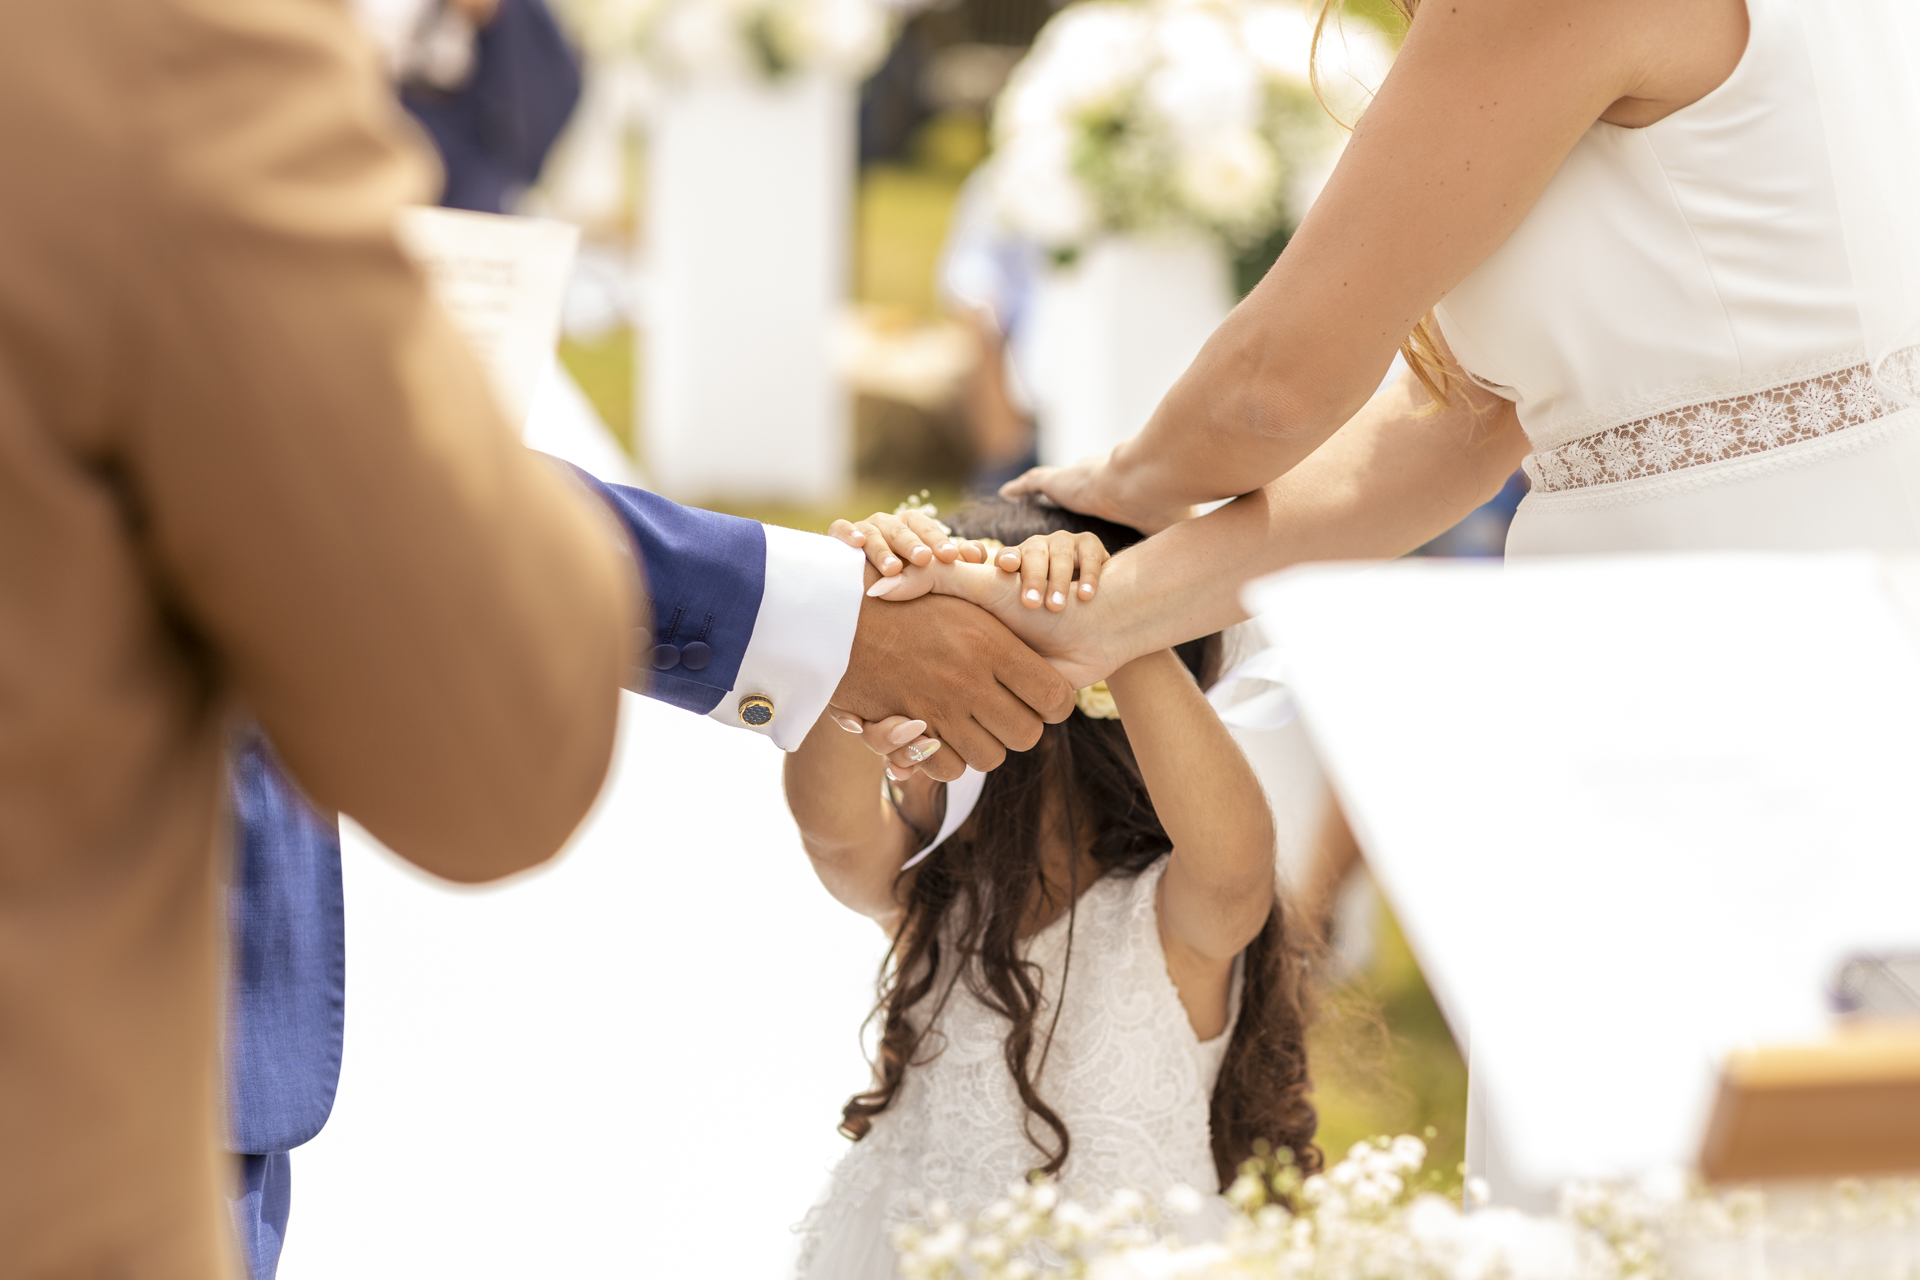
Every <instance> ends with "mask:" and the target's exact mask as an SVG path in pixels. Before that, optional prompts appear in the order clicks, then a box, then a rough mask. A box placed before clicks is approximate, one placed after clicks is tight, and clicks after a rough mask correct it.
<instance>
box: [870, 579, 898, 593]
mask: <svg viewBox="0 0 1920 1280" xmlns="http://www.w3.org/2000/svg"><path fill="white" fill-rule="evenodd" d="M904 581H906V579H904V578H882V579H880V581H878V582H876V583H874V584H873V585H872V586H870V587H868V588H867V594H868V595H870V596H884V595H886V594H887V593H888V592H889V591H892V590H893V589H894V588H895V587H897V586H899V585H900V584H901V583H902V582H904Z"/></svg>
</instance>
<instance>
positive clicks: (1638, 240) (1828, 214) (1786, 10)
mask: <svg viewBox="0 0 1920 1280" xmlns="http://www.w3.org/2000/svg"><path fill="white" fill-rule="evenodd" d="M1799 2H1800V0H1748V11H1749V14H1750V18H1751V24H1750V34H1749V36H1748V41H1747V48H1746V51H1745V53H1744V54H1743V55H1742V57H1741V59H1740V62H1739V64H1738V65H1737V66H1736V67H1735V68H1734V70H1733V73H1732V74H1731V75H1730V76H1729V77H1728V79H1727V80H1726V81H1725V83H1723V84H1721V85H1720V86H1719V87H1718V88H1717V89H1715V90H1714V91H1713V92H1711V93H1709V94H1708V95H1707V96H1706V97H1704V98H1702V99H1701V100H1700V101H1698V102H1696V103H1694V104H1692V105H1691V106H1688V107H1685V108H1683V109H1681V110H1679V111H1676V112H1674V113H1673V114H1672V115H1670V116H1668V117H1667V118H1666V119H1664V120H1661V121H1659V122H1658V123H1656V124H1653V125H1650V126H1648V127H1646V128H1644V129H1626V128H1621V127H1619V126H1616V125H1611V124H1607V123H1605V122H1604V121H1603V122H1600V123H1597V124H1595V125H1594V126H1593V127H1592V128H1591V129H1590V130H1588V132H1587V134H1586V136H1585V137H1583V138H1582V139H1581V140H1580V141H1579V143H1578V144H1576V145H1575V147H1574V149H1573V151H1572V153H1571V154H1569V155H1568V157H1567V159H1566V161H1565V163H1564V164H1562V165H1561V167H1560V171H1559V172H1558V173H1557V174H1555V175H1554V177H1553V179H1552V181H1551V182H1549V183H1548V184H1547V188H1546V190H1545V191H1544V192H1543V193H1542V194H1541V196H1540V199H1539V202H1538V203H1537V204H1536V205H1535V206H1534V207H1533V209H1532V210H1531V211H1530V212H1529V213H1528V214H1527V216H1526V218H1525V219H1523V220H1522V222H1521V223H1520V225H1519V226H1518V227H1517V228H1515V230H1514V232H1513V234H1512V235H1511V236H1509V237H1508V238H1507V240H1506V242H1505V243H1504V244H1502V245H1501V246H1500V248H1498V249H1496V250H1495V251H1494V252H1493V254H1492V255H1490V256H1489V257H1488V258H1487V259H1486V261H1485V262H1483V263H1481V264H1480V266H1479V267H1478V268H1476V269H1475V270H1474V271H1473V273H1472V274H1470V275H1469V276H1468V277H1467V278H1466V279H1465V280H1464V281H1462V282H1461V283H1460V284H1459V285H1458V286H1457V287H1456V288H1455V289H1454V290H1453V291H1452V292H1451V293H1450V294H1448V296H1447V297H1446V299H1445V300H1444V301H1443V302H1442V303H1441V304H1440V305H1439V307H1438V308H1436V312H1437V315H1438V318H1439V321H1440V326H1441V330H1442V332H1443V333H1444V334H1445V336H1446V338H1447V341H1448V343H1449V345H1450V346H1451V347H1452V348H1453V351H1454V354H1455V356H1456V357H1457V358H1458V359H1459V360H1460V362H1461V364H1462V366H1463V367H1464V368H1465V369H1467V370H1468V372H1470V373H1471V374H1472V375H1473V376H1474V377H1475V378H1476V380H1479V381H1482V382H1485V383H1486V384H1488V385H1490V386H1492V387H1494V388H1495V389H1496V390H1499V391H1500V392H1501V394H1503V395H1506V396H1507V397H1508V398H1510V399H1512V400H1514V401H1515V402H1516V407H1517V408H1518V410H1519V414H1520V422H1521V425H1522V426H1524V427H1525V428H1526V431H1527V435H1528V437H1529V438H1530V439H1531V440H1532V442H1533V445H1534V448H1535V449H1536V450H1538V451H1545V450H1552V449H1555V448H1557V447H1559V446H1561V445H1564V444H1566V443H1568V442H1569V441H1572V440H1575V439H1579V438H1581V437H1584V436H1587V435H1590V434H1592V433H1595V432H1599V431H1602V430H1604V429H1607V428H1612V427H1615V426H1618V425H1620V424H1624V423H1629V422H1632V421H1635V420H1641V419H1658V418H1660V417H1661V416H1662V415H1667V414H1669V413H1671V412H1672V411H1674V410H1677V409H1680V408H1682V407H1683V406H1692V405H1698V404H1703V403H1705V402H1709V401H1728V400H1733V399H1737V398H1739V397H1744V396H1748V395H1751V394H1753V393H1758V392H1761V391H1763V390H1766V389H1768V388H1774V387H1779V386H1782V385H1784V384H1788V383H1792V382H1795V381H1796V380H1805V379H1809V378H1818V377H1821V376H1823V375H1828V374H1831V373H1833V372H1834V371H1835V370H1839V369H1845V368H1848V367H1850V366H1853V365H1856V364H1858V363H1859V362H1860V361H1861V360H1862V358H1863V356H1862V342H1863V337H1862V331H1861V322H1860V313H1859V309H1858V306H1857V298H1856V293H1855V289H1854V282H1853V277H1852V272H1851V268H1850V265H1849V261H1848V257H1847V247H1846V242H1845V238H1844V236H1843V234H1842V230H1841V222H1840V212H1839V206H1838V203H1837V201H1836V197H1835V192H1834V179H1833V170H1832V166H1831V164H1830V162H1829V158H1828V151H1827V143H1826V138H1825V133H1824V125H1823V121H1822V116H1821V107H1820V101H1819V98H1818V96H1817V94H1816V92H1815V86H1814V79H1813V68H1812V63H1811V61H1810V59H1809V56H1808V51H1807V44H1806V36H1805V33H1804V31H1803V29H1802V26H1801V14H1800V13H1799V11H1798V6H1799ZM1656 446H1657V442H1656ZM1716 456H1717V455H1716ZM1635 474H1638V471H1635Z"/></svg>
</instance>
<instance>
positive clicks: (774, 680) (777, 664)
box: [709, 524, 867, 751]
mask: <svg viewBox="0 0 1920 1280" xmlns="http://www.w3.org/2000/svg"><path fill="white" fill-rule="evenodd" d="M760 528H761V530H762V532H764V533H765V534H766V537H767V575H766V586H765V587H764V588H763V589H762V591H761V594H760V612H759V614H758V615H757V616H756V617H755V618H754V623H753V635H752V637H751V638H750V639H749V640H748V641H747V652H746V655H745V656H744V657H742V658H741V659H740V674H739V676H738V677H737V678H736V680H735V682H734V686H733V688H732V689H731V690H730V691H729V692H728V693H727V695H726V696H725V697H723V698H721V699H720V705H719V706H717V707H715V708H714V709H713V710H712V711H711V712H710V713H709V714H710V715H712V717H713V718H714V719H715V720H718V721H720V723H722V724H729V725H733V726H734V727H735V728H742V729H751V730H752V731H753V732H755V733H759V734H764V735H765V736H767V737H769V738H772V739H773V741H774V745H775V746H777V747H779V748H780V749H781V750H782V751H792V750H794V749H795V748H797V747H798V746H799V745H800V743H801V742H802V741H803V740H804V739H805V738H806V736H807V734H808V732H809V731H811V730H812V728H813V726H814V722H815V721H817V720H819V719H820V713H821V712H822V711H825V710H826V709H827V703H828V702H829V701H830V700H831V699H832V697H833V691H834V690H835V689H837V688H839V687H840V677H841V676H843V675H845V674H846V671H847V662H848V660H849V659H850V658H851V657H852V654H853V632H854V628H855V627H856V626H858V625H859V622H860V602H861V600H862V599H863V598H864V597H865V594H866V563H867V557H866V555H865V553H864V552H861V551H859V550H857V549H855V548H853V547H850V546H848V545H847V544H846V543H844V542H841V541H840V540H839V539H837V538H829V537H827V536H825V535H824V534H818V533H800V532H798V531H797V530H794V529H784V528H781V527H780V526H779V525H773V524H767V525H761V526H760ZM756 695H758V696H759V697H762V698H765V699H767V700H768V701H770V702H771V703H772V704H773V718H772V719H771V720H769V721H767V722H766V723H765V724H762V725H750V724H747V723H745V722H744V721H743V720H742V719H741V718H740V701H741V699H743V698H749V697H754V696H756Z"/></svg>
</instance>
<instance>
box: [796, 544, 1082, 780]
mask: <svg viewBox="0 0 1920 1280" xmlns="http://www.w3.org/2000/svg"><path fill="white" fill-rule="evenodd" d="M868 576H869V577H870V578H877V577H878V575H877V574H876V573H875V572H874V571H873V570H872V569H869V570H868ZM833 705H834V706H835V707H837V708H840V709H843V710H845V711H850V712H852V713H853V714H854V715H857V716H859V717H860V718H861V719H862V720H868V721H880V720H884V719H886V718H887V717H888V716H893V715H905V716H911V717H913V718H914V719H916V720H924V721H926V722H927V726H928V728H927V732H928V733H929V734H930V735H931V736H933V737H935V738H938V739H939V740H940V741H941V742H942V743H944V744H945V748H946V749H945V750H942V751H938V752H936V753H935V754H934V755H933V756H931V757H930V758H928V759H927V760H926V761H925V762H924V763H922V764H921V766H920V768H921V769H922V770H923V771H925V772H926V773H928V774H929V775H931V776H932V777H935V778H939V779H942V780H947V781H950V780H952V779H953V778H956V777H958V776H959V775H960V769H961V766H962V765H972V766H973V767H974V768H976V769H980V770H983V771H984V770H988V769H996V768H998V767H999V766H1000V763H1001V762H1002V761H1004V760H1005V759H1006V758H1007V752H1008V751H1026V750H1028V749H1030V748H1031V747H1032V746H1033V745H1034V744H1035V743H1036V742H1038V741H1040V730H1041V725H1042V722H1043V721H1044V722H1047V723H1058V722H1060V721H1062V720H1065V719H1066V718H1067V716H1068V715H1069V714H1070V713H1071V712H1072V711H1073V686H1072V685H1070V684H1068V683H1067V680H1066V678H1065V677H1063V676H1062V675H1061V674H1060V673H1059V672H1058V671H1056V670H1054V668H1053V666H1052V665H1051V664H1050V663H1048V662H1047V661H1046V659H1044V658H1042V657H1040V656H1039V655H1038V654H1036V653H1034V652H1033V650H1031V649H1029V648H1028V647H1027V646H1026V645H1025V644H1023V643H1021V641H1020V640H1019V639H1018V638H1017V637H1015V636H1014V634H1013V633H1012V632H1011V631H1009V630H1007V628H1006V627H1005V626H1004V625H1002V624H1001V623H1000V622H999V620H997V619H996V618H994V617H993V616H992V615H991V614H989V613H987V612H986V611H985V610H983V609H980V608H977V607H976V606H974V605H971V604H968V603H967V602H965V601H963V600H955V599H952V598H950V597H947V596H938V595H929V596H926V597H924V598H923V599H919V600H914V601H911V602H909V603H906V604H895V603H891V602H889V601H885V600H877V599H871V598H869V599H866V600H863V601H862V602H861V605H860V621H859V625H858V627H857V628H856V630H855V631H854V636H853V653H852V656H851V658H850V659H849V661H848V663H847V673H846V675H845V676H844V677H842V678H841V681H840V687H839V688H838V689H836V690H835V691H834V695H833Z"/></svg>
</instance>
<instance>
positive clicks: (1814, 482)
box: [1435, 0, 1920, 1210]
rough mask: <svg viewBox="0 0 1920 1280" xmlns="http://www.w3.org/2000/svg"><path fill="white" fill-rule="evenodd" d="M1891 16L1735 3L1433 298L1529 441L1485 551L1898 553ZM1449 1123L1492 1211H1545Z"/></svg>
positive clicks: (1917, 536)
mask: <svg viewBox="0 0 1920 1280" xmlns="http://www.w3.org/2000/svg"><path fill="white" fill-rule="evenodd" d="M1916 10H1920V5H1916V4H1915V0H1749V3H1748V13H1749V16H1750V19H1751V23H1750V34H1749V37H1748V41H1747V48H1746V51H1745V53H1744V54H1743V56H1742V57H1741V59H1740V62H1739V64H1738V65H1737V66H1736V67H1735V68H1734V70H1733V72H1732V74H1731V75H1730V76H1729V77H1728V79H1727V80H1726V81H1725V82H1724V83H1723V84H1721V85H1720V86H1719V87H1718V88H1717V89H1715V90H1714V91H1713V92H1711V93H1709V94H1708V95H1707V96H1706V97H1704V98H1702V99H1701V100H1700V101H1698V102H1696V103H1694V104H1692V105H1691V106H1688V107H1685V108H1683V109H1681V110H1680V111H1677V112H1675V113H1673V114H1672V115H1670V116H1668V117H1667V118H1666V119H1664V120H1661V121H1659V122H1658V123H1656V124H1653V125H1650V126H1648V127H1646V128H1643V129H1626V128H1620V127H1618V126H1615V125H1610V124H1607V123H1605V122H1601V123H1597V124H1595V125H1594V126H1593V127H1592V129H1590V130H1589V131H1588V132H1587V134H1586V135H1585V136H1584V137H1583V138H1582V139H1581V140H1580V142H1579V143H1578V144H1577V145H1576V146H1575V147H1574V149H1573V151H1572V153H1571V154H1570V155H1569V156H1568V157H1567V159H1566V162H1565V163H1564V164H1563V165H1562V166H1561V168H1560V171H1559V172H1558V173H1557V174H1556V175H1555V176H1554V178H1553V179H1552V181H1551V182H1549V184H1548V185H1547V188H1546V190H1545V191H1544V192H1543V193H1542V195H1541V197H1540V200H1539V202H1538V204H1536V205H1535V207H1534V208H1533V209H1532V210H1531V211H1530V212H1529V213H1528V215H1527V217H1526V218H1525V219H1524V220H1523V221H1522V222H1521V224H1520V225H1519V227H1517V228H1516V229H1515V230H1514V232H1513V234H1512V235H1511V236H1510V237H1509V238H1508V239H1507V241H1506V242H1505V243H1504V244H1503V245H1501V247H1500V248H1499V249H1497V250H1495V251H1494V253H1493V254H1492V255H1491V256H1490V257H1489V258H1488V259H1487V260H1486V261H1485V262H1483V263H1482V264H1481V265H1480V266H1479V267H1478V268H1477V269H1476V270H1475V271H1474V272H1473V273H1472V274H1471V275H1470V276H1468V277H1467V278H1466V279H1465V280H1464V281H1463V282H1462V283H1461V284H1460V285H1459V286H1458V287H1456V288H1455V289H1454V290H1453V291H1452V292H1451V293H1450V294H1449V295H1448V296H1447V297H1446V299H1445V300H1444V301H1443V302H1442V303H1441V304H1440V305H1439V306H1438V307H1436V308H1435V312H1436V316H1437V318H1438V320H1439V323H1440V327H1441V331H1442V333H1443V334H1444V335H1445V337H1446V340H1447V343H1448V345H1449V346H1450V347H1451V348H1452V350H1453V353H1454V355H1455V357H1456V358H1457V359H1458V360H1459V362H1460V364H1461V366H1462V367H1463V368H1464V369H1465V370H1466V371H1467V372H1468V374H1469V376H1471V377H1472V378H1473V379H1474V380H1475V381H1476V382H1478V383H1480V384H1482V385H1484V386H1486V387H1488V388H1490V389H1491V390H1493V391H1495V392H1497V393H1498V394H1500V395H1502V396H1504V397H1506V398H1507V399H1509V400H1512V401H1513V402H1514V403H1515V406H1516V409H1517V411H1518V413H1519V417H1520V422H1521V425H1522V426H1523V427H1524V428H1525V429H1526V432H1527V437H1528V439H1529V441H1530V442H1531V443H1532V446H1533V453H1532V456H1530V457H1529V458H1528V459H1527V460H1526V462H1525V464H1524V465H1525V468H1526V472H1527V475H1528V476H1529V478H1530V479H1531V480H1532V490H1531V492H1530V493H1529V494H1528V496H1527V497H1526V499H1525V500H1524V501H1523V502H1522V503H1521V504H1520V508H1519V511H1518V512H1517V513H1516V515H1515V517H1514V521H1513V525H1512V528H1511V531H1510V532H1509V534H1508V539H1507V554H1508V555H1509V556H1535V555H1566V554H1607V553H1629V552H1660V551H1715V550H1735V551H1739V550H1754V551H1820V550H1831V549H1849V548H1866V549H1871V550H1877V551H1883V552H1912V551H1914V550H1916V549H1920V408H1915V407H1912V402H1913V400H1914V399H1915V398H1916V397H1915V392H1916V391H1920V385H1917V384H1920V359H1916V348H1915V345H1914V344H1915V343H1916V342H1920V329H1916V328H1915V321H1916V319H1917V318H1920V309H1916V299H1920V89H1916V87H1915V76H1914V72H1913V71H1912V68H1913V67H1915V66H1920V18H1916V16H1915V11H1916ZM1889 211H1890V212H1889ZM1876 375H1878V376H1876ZM1675 658H1676V660H1681V661H1687V660H1694V658H1695V655H1675ZM1467 1030H1468V1032H1469V1036H1470V1033H1471V1029H1470V1028H1468V1029H1467ZM1468 1112H1469V1114H1468V1139H1467V1155H1468V1163H1469V1164H1470V1165H1471V1166H1472V1167H1473V1170H1474V1172H1476V1173H1477V1174H1479V1175H1481V1176H1483V1177H1485V1178H1486V1179H1487V1180H1488V1182H1489V1183H1490V1184H1491V1187H1492V1190H1493V1194H1494V1198H1495V1200H1496V1201H1498V1202H1503V1203H1510V1204H1514V1205H1517V1206H1519V1207H1523V1208H1533V1209H1542V1210H1544V1209H1550V1208H1551V1206H1552V1193H1551V1191H1550V1189H1548V1188H1542V1187H1531V1186H1528V1185H1526V1184H1525V1183H1524V1182H1523V1181H1522V1180H1521V1179H1519V1178H1517V1177H1515V1176H1513V1175H1512V1173H1511V1172H1510V1170H1509V1168H1508V1166H1507V1162H1506V1161H1505V1160H1504V1159H1503V1158H1502V1153H1501V1148H1500V1144H1499V1142H1498V1140H1497V1135H1495V1134H1494V1133H1493V1132H1491V1131H1490V1129H1489V1121H1488V1116H1487V1108H1486V1106H1485V1105H1484V1100H1483V1098H1482V1096H1481V1093H1480V1081H1479V1080H1477V1079H1476V1080H1475V1081H1474V1084H1473V1086H1472V1088H1471V1090H1470V1101H1469V1108H1468Z"/></svg>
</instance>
